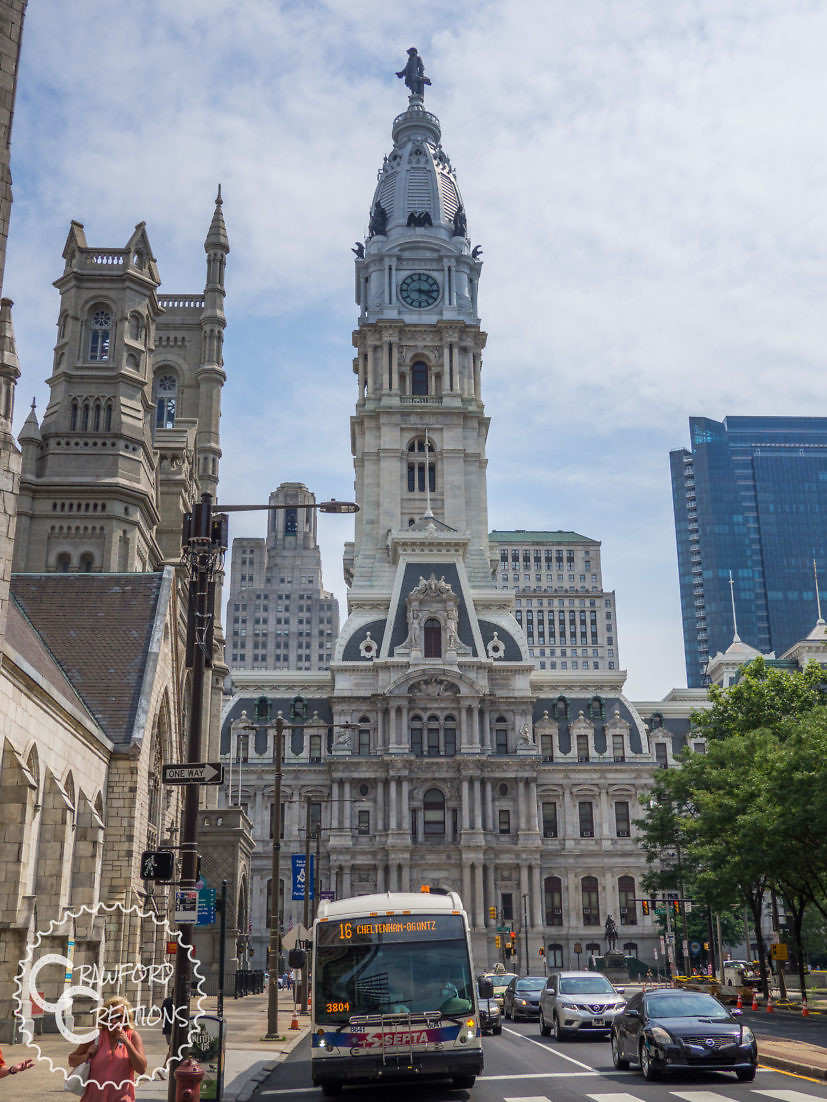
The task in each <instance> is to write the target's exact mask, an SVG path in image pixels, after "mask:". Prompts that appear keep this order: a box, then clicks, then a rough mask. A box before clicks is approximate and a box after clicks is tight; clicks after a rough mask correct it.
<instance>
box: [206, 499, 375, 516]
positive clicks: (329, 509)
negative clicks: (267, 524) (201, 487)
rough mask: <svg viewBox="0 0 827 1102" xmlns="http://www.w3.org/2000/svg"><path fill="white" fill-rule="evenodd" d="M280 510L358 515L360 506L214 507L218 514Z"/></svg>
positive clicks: (330, 503)
mask: <svg viewBox="0 0 827 1102" xmlns="http://www.w3.org/2000/svg"><path fill="white" fill-rule="evenodd" d="M278 509H318V510H319V511H320V512H322V513H358V512H359V506H358V505H357V504H356V502H355V501H337V500H336V498H335V497H334V498H331V500H330V501H315V502H312V503H307V504H302V505H281V504H278V505H213V512H216V513H255V512H270V511H273V510H278Z"/></svg>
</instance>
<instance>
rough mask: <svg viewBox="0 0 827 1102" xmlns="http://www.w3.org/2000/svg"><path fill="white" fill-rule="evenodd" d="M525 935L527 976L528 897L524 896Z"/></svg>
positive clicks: (526, 970) (526, 969)
mask: <svg viewBox="0 0 827 1102" xmlns="http://www.w3.org/2000/svg"><path fill="white" fill-rule="evenodd" d="M523 933H524V934H525V974H526V975H528V974H529V967H528V895H527V894H526V893H524V894H523Z"/></svg>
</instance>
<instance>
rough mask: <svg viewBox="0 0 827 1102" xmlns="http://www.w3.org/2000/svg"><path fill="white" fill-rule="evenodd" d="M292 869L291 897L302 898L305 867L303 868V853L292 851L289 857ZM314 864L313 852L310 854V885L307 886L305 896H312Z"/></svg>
mask: <svg viewBox="0 0 827 1102" xmlns="http://www.w3.org/2000/svg"><path fill="white" fill-rule="evenodd" d="M290 861H291V864H292V870H293V899H301V900H303V899H304V885H305V880H306V877H305V868H304V854H303V853H294V854H292V855H291V857H290ZM314 864H315V861H314V854H312V853H311V854H310V878H309V879H310V885H309V888H308V894H307V898H308V899H312V898H313V866H314Z"/></svg>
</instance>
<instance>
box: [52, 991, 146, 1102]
mask: <svg viewBox="0 0 827 1102" xmlns="http://www.w3.org/2000/svg"><path fill="white" fill-rule="evenodd" d="M98 1025H99V1033H98V1036H97V1037H96V1038H95V1040H93V1041H87V1042H86V1043H85V1044H82V1045H79V1046H78V1047H77V1048H76V1049H75V1051H74V1052H72V1053H70V1055H69V1066H70V1067H73V1068H77V1067H80V1066H81V1064H85V1063H86V1061H87V1060H88V1061H89V1079H88V1080H87V1083H86V1090H85V1091H84V1092H83V1097H82V1099H81V1102H134V1099H135V1073H136V1072H137V1074H138V1075H143V1073H144V1072H145V1071H146V1056H145V1055H144V1045H143V1041H142V1040H141V1035H140V1034H139V1033H138V1031H137V1030H136V1029H135V1026H134V1022H133V1020H132V1007H131V1006H130V1005H129V1003H128V1002H127V1000H126V999H124V998H122V997H121V996H120V995H115V996H113V997H112V998H111V999H107V1001H106V1002H105V1003H104V1004H103V1006H102V1007H101V1008H100V1010H99V1011H98Z"/></svg>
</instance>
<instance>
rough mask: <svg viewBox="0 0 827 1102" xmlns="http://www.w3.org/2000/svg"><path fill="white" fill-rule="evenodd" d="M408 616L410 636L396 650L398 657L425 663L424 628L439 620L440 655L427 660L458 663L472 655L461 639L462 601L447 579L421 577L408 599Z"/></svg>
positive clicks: (434, 575)
mask: <svg viewBox="0 0 827 1102" xmlns="http://www.w3.org/2000/svg"><path fill="white" fill-rule="evenodd" d="M405 604H406V606H407V614H408V635H407V638H406V639H405V641H404V642H403V643H401V644H400V645H399V646H398V647H395V648H394V657H397V658H400V657H408V656H410V657H411V658H412V659H417V660H421V659H422V658H423V657H426V656H425V654H424V626H425V621H426V620H435V621H436V622H437V623H438V624H439V626H440V632H441V645H440V648H439V654H436V655H429V656H427V657H436V658H444V659H446V660H449V661H450V660H452V659H453V660H456V657H457V656H458V655H460V654H463V655H464V654H470V653H471V648H470V647H469V646H467V645H466V644H465V643H463V642H462V641H461V640H460V638H459V597H458V596H457V594H456V593H454V591H453V589H452V587H451V585H450V583H449V582H446V581H445V578H444V577H441V578H437V576H436V574H431V576H430V577H429V578H423V577H420V579H419V582H418V584H417V585H416V586H414V588H413V589H412V590H411V592H410V593H409V594H408V596H407V598H406V599H405Z"/></svg>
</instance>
